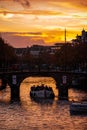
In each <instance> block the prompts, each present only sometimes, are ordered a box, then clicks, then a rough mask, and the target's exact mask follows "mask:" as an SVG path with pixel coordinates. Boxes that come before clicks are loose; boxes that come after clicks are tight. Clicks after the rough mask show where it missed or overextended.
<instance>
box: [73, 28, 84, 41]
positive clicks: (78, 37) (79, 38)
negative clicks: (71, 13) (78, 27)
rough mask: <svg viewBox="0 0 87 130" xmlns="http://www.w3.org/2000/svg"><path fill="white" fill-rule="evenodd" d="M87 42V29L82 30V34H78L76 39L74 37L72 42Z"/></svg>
mask: <svg viewBox="0 0 87 130" xmlns="http://www.w3.org/2000/svg"><path fill="white" fill-rule="evenodd" d="M84 43H86V44H87V31H85V30H84V29H83V30H82V33H81V35H78V34H77V36H76V39H72V44H84Z"/></svg>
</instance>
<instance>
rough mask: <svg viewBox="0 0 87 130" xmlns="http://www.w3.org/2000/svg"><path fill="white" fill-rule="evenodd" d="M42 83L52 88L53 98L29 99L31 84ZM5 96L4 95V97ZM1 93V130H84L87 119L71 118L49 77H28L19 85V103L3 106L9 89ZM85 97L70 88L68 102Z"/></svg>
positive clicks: (7, 97)
mask: <svg viewBox="0 0 87 130" xmlns="http://www.w3.org/2000/svg"><path fill="white" fill-rule="evenodd" d="M42 83H44V84H45V85H47V86H50V87H52V89H53V91H54V93H55V95H56V97H55V98H54V100H39V101H37V100H32V99H31V98H30V88H31V86H32V85H41V84H42ZM3 94H5V95H3ZM3 94H2V92H1V93H0V96H2V95H3V98H1V99H0V129H3V130H22V129H24V130H44V129H45V130H75V129H76V130H86V128H87V117H85V116H84V117H82V116H78V117H77V116H71V115H70V112H69V109H70V102H69V101H59V100H58V90H57V89H56V84H55V80H54V79H52V78H44V77H42V78H39V77H29V78H27V79H25V80H24V81H23V82H22V83H21V86H20V99H21V104H20V105H19V104H17V103H14V104H7V105H6V104H5V105H4V104H2V103H1V101H3V102H6V101H9V99H10V88H9V87H7V88H6V92H3ZM85 96H86V93H85V92H82V91H77V90H74V89H69V100H70V101H71V100H72V99H74V100H79V99H80V98H83V97H85ZM76 97H77V98H76Z"/></svg>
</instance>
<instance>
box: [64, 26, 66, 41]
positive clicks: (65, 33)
mask: <svg viewBox="0 0 87 130" xmlns="http://www.w3.org/2000/svg"><path fill="white" fill-rule="evenodd" d="M64 37H65V43H66V28H65V34H64Z"/></svg>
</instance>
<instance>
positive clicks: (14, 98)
mask: <svg viewBox="0 0 87 130" xmlns="http://www.w3.org/2000/svg"><path fill="white" fill-rule="evenodd" d="M19 101H20V90H19V86H18V85H12V86H11V102H19Z"/></svg>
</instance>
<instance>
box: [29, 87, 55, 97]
mask: <svg viewBox="0 0 87 130" xmlns="http://www.w3.org/2000/svg"><path fill="white" fill-rule="evenodd" d="M30 96H31V97H32V98H54V97H55V95H54V92H53V90H52V88H51V87H47V86H44V85H41V86H32V87H31V90H30Z"/></svg>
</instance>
